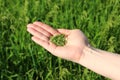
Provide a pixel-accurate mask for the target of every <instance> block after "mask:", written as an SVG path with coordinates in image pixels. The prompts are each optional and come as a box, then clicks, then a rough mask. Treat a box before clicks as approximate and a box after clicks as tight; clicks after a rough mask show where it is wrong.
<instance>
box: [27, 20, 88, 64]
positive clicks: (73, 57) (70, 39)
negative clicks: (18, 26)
mask: <svg viewBox="0 0 120 80" xmlns="http://www.w3.org/2000/svg"><path fill="white" fill-rule="evenodd" d="M27 31H28V32H29V33H31V34H32V35H33V36H32V40H33V41H34V42H36V43H37V44H39V45H41V46H42V47H44V48H45V49H46V50H48V51H49V52H51V53H52V54H53V55H55V56H58V57H60V58H63V59H67V60H70V61H73V62H76V63H78V62H79V60H80V58H81V56H82V55H83V49H84V48H85V47H86V46H88V41H87V38H86V37H85V35H84V34H83V33H82V32H81V31H80V30H78V29H75V30H67V29H57V30H56V29H53V28H52V27H50V26H49V25H46V24H44V23H42V22H34V23H33V24H28V25H27ZM58 34H65V35H66V40H67V43H66V45H65V46H56V45H55V44H53V43H52V42H50V40H49V38H50V36H54V35H58Z"/></svg>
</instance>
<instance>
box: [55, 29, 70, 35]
mask: <svg viewBox="0 0 120 80" xmlns="http://www.w3.org/2000/svg"><path fill="white" fill-rule="evenodd" d="M57 30H58V32H59V33H61V34H65V35H69V34H70V32H71V31H70V30H67V29H57Z"/></svg>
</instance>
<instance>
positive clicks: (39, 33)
mask: <svg viewBox="0 0 120 80" xmlns="http://www.w3.org/2000/svg"><path fill="white" fill-rule="evenodd" d="M27 31H28V32H29V33H31V34H32V35H33V36H32V40H33V41H34V42H35V43H37V44H38V45H41V46H42V47H44V48H45V49H46V50H48V51H49V52H51V54H53V55H55V56H57V57H60V58H63V59H66V60H69V61H72V62H76V63H78V64H80V65H83V66H85V67H86V68H89V69H90V70H92V71H94V72H96V73H98V74H101V75H103V76H105V77H108V78H110V79H112V80H120V69H119V68H120V62H119V61H120V55H118V54H113V53H110V52H106V51H103V50H99V49H96V48H93V47H91V46H90V44H89V43H88V40H87V38H86V36H85V35H84V33H83V32H82V31H80V30H78V29H75V30H67V29H53V28H52V27H50V26H49V25H47V24H44V23H42V22H34V23H31V24H28V25H27ZM58 34H65V35H66V40H67V43H66V45H65V46H56V45H55V44H53V43H51V42H50V40H49V38H50V36H55V35H58ZM76 38H77V39H76Z"/></svg>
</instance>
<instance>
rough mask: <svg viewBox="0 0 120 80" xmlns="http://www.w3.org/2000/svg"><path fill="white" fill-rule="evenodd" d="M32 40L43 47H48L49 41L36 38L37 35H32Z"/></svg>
mask: <svg viewBox="0 0 120 80" xmlns="http://www.w3.org/2000/svg"><path fill="white" fill-rule="evenodd" d="M32 40H33V41H34V42H35V43H37V44H39V45H41V46H42V47H44V48H48V46H49V42H48V41H44V40H42V39H40V38H38V37H35V36H33V37H32Z"/></svg>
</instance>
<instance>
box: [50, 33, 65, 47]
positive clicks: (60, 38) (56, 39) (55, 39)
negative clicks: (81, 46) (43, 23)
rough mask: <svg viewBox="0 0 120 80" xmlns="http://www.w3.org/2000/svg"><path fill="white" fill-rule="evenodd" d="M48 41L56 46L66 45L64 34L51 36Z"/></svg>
mask: <svg viewBox="0 0 120 80" xmlns="http://www.w3.org/2000/svg"><path fill="white" fill-rule="evenodd" d="M50 41H51V42H52V43H54V44H55V45H57V46H64V45H65V44H66V39H65V35H64V34H59V35H56V36H51V37H50Z"/></svg>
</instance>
